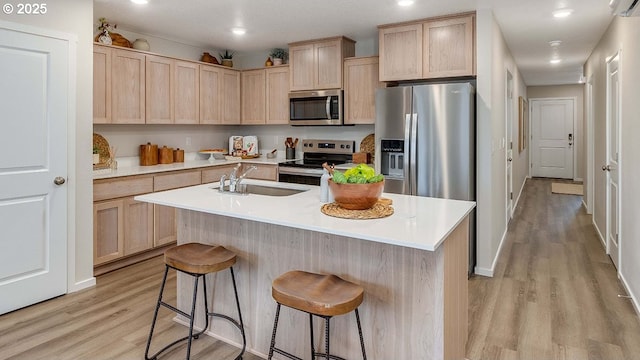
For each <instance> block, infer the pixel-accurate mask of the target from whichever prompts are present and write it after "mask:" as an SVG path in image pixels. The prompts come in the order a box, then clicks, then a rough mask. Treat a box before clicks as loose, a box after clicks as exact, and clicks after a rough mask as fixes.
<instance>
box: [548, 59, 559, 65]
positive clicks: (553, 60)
mask: <svg viewBox="0 0 640 360" xmlns="http://www.w3.org/2000/svg"><path fill="white" fill-rule="evenodd" d="M561 61H562V59H551V60H549V63H551V64H558V63H560V62H561Z"/></svg>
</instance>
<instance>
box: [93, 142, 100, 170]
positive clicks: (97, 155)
mask: <svg viewBox="0 0 640 360" xmlns="http://www.w3.org/2000/svg"><path fill="white" fill-rule="evenodd" d="M99 163H100V153H99V152H98V147H97V146H95V145H94V146H93V165H95V164H99Z"/></svg>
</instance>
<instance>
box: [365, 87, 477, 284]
mask: <svg viewBox="0 0 640 360" xmlns="http://www.w3.org/2000/svg"><path fill="white" fill-rule="evenodd" d="M375 134H376V135H375V137H376V155H375V166H376V170H377V171H380V172H381V173H382V174H384V175H385V188H384V191H385V192H391V193H399V194H408V195H416V196H429V197H438V198H445V199H457V200H470V201H475V200H476V171H475V169H476V162H475V159H476V156H475V138H476V133H475V90H474V88H473V85H472V84H471V83H466V82H464V83H446V84H428V85H415V86H401V87H395V88H386V89H378V90H377V92H376V125H375ZM475 238H476V236H475V212H474V213H473V214H472V215H471V222H470V244H469V271H470V272H471V271H473V267H474V266H475Z"/></svg>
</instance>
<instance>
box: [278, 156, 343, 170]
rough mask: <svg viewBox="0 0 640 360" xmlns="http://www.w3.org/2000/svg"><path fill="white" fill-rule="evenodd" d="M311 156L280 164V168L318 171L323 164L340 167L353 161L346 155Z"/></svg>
mask: <svg viewBox="0 0 640 360" xmlns="http://www.w3.org/2000/svg"><path fill="white" fill-rule="evenodd" d="M310 155H311V156H309V155H307V153H305V154H304V158H303V159H302V160H289V161H284V162H281V163H279V164H278V165H279V166H288V167H298V168H309V169H317V168H322V164H323V163H325V162H326V163H327V164H329V165H340V164H344V163H347V162H349V161H351V160H352V156H351V155H344V154H321V155H318V154H310Z"/></svg>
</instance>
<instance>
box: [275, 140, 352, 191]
mask: <svg viewBox="0 0 640 360" xmlns="http://www.w3.org/2000/svg"><path fill="white" fill-rule="evenodd" d="M354 148H355V141H353V140H302V151H303V154H302V160H290V161H285V162H281V163H279V164H278V178H279V181H281V182H288V183H295V184H309V185H320V177H321V176H322V164H323V163H324V162H326V163H328V164H329V165H331V164H333V165H340V164H344V163H348V162H351V160H352V159H353V152H354Z"/></svg>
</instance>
